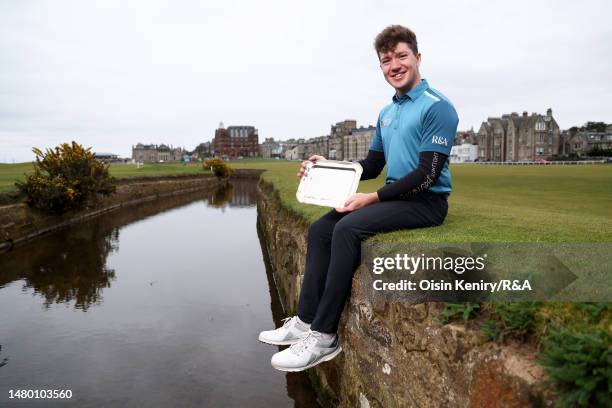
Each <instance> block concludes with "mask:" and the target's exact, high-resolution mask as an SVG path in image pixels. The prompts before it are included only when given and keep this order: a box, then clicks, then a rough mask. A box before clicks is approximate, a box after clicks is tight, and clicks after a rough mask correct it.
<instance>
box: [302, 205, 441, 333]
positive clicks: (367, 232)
mask: <svg viewBox="0 0 612 408" xmlns="http://www.w3.org/2000/svg"><path fill="white" fill-rule="evenodd" d="M447 210H448V204H447V201H446V197H443V196H438V195H433V194H429V193H424V194H420V195H418V196H415V197H413V198H410V199H408V200H398V201H386V202H380V203H376V204H372V205H369V206H367V207H364V208H362V209H359V210H357V211H353V212H351V213H348V215H347V216H345V217H344V218H342V219H340V220H339V221H337V222H336V224H335V227H334V230H333V234H332V239H331V256H330V258H326V260H325V261H326V262H329V268H328V271H327V276H326V277H323V278H321V277H319V279H325V281H324V282H325V286H324V290H323V294H322V296H321V298H320V301H319V303H318V307H317V308H316V314H315V316H314V320H313V321H312V324H311V329H312V330H316V331H319V332H322V333H335V332H336V331H337V330H338V323H339V321H340V315H341V314H342V309H343V308H344V303H345V301H346V299H347V298H348V295H349V293H350V289H351V284H352V280H353V273H354V272H355V268H357V266H358V265H359V262H360V261H361V241H363V240H365V239H367V238H369V237H371V236H372V235H375V234H378V233H381V232H388V231H394V230H398V229H408V228H421V227H430V226H434V225H440V224H441V223H442V222H443V221H444V218H445V217H446V213H447ZM319 267H322V265H319ZM318 272H319V273H320V271H318ZM317 284H320V282H317ZM311 310H312V309H310V310H309V312H311Z"/></svg>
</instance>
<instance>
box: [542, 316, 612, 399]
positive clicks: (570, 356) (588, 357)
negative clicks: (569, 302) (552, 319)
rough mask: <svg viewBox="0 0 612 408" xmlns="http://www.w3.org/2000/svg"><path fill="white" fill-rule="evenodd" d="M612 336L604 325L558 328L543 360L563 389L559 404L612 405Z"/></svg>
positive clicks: (546, 344)
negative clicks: (577, 330)
mask: <svg viewBox="0 0 612 408" xmlns="http://www.w3.org/2000/svg"><path fill="white" fill-rule="evenodd" d="M611 337H612V336H610V334H609V333H608V332H607V331H606V330H604V329H601V328H593V329H590V330H583V331H580V332H575V331H570V330H568V329H565V328H561V327H555V328H553V329H552V330H551V332H550V334H549V335H548V336H547V337H546V338H545V339H544V351H543V352H542V354H541V355H540V363H541V364H542V366H543V367H544V370H545V371H546V373H547V374H548V376H549V377H550V379H551V381H552V382H553V383H554V384H555V386H556V387H557V389H558V390H559V400H558V401H557V406H559V407H575V406H580V407H612V344H611V343H612V341H611V340H612V338H611Z"/></svg>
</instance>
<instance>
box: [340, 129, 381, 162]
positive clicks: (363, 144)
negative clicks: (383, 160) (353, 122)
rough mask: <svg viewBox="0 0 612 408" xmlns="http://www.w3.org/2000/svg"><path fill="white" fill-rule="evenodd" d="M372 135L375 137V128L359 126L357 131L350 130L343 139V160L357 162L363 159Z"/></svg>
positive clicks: (366, 153) (368, 148)
mask: <svg viewBox="0 0 612 408" xmlns="http://www.w3.org/2000/svg"><path fill="white" fill-rule="evenodd" d="M374 135H376V127H375V126H368V127H363V126H361V127H359V128H358V129H357V128H355V129H351V130H350V132H349V134H348V135H346V136H344V137H343V142H344V146H343V148H342V150H343V153H344V157H343V160H347V161H357V160H362V159H365V158H366V156H367V155H368V150H370V145H371V144H372V139H373V138H374Z"/></svg>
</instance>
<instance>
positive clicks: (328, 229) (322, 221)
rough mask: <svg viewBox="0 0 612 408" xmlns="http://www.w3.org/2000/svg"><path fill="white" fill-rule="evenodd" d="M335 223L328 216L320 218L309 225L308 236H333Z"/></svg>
mask: <svg viewBox="0 0 612 408" xmlns="http://www.w3.org/2000/svg"><path fill="white" fill-rule="evenodd" d="M335 224H336V223H335V222H332V221H330V220H329V219H327V218H326V217H322V218H319V219H318V220H316V221H315V222H313V223H312V224H310V227H308V238H331V236H332V232H333V231H334V225H335Z"/></svg>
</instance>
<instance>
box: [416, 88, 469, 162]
mask: <svg viewBox="0 0 612 408" xmlns="http://www.w3.org/2000/svg"><path fill="white" fill-rule="evenodd" d="M458 123H459V117H458V116H457V112H456V111H455V108H453V105H451V104H450V103H449V102H447V101H445V100H440V101H438V102H436V103H434V104H433V105H432V106H431V107H430V108H429V109H428V110H427V112H426V113H425V117H424V119H423V134H422V138H421V145H420V146H419V152H438V153H442V154H445V155H447V156H450V151H451V147H453V142H454V140H455V134H456V133H457V125H458Z"/></svg>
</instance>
